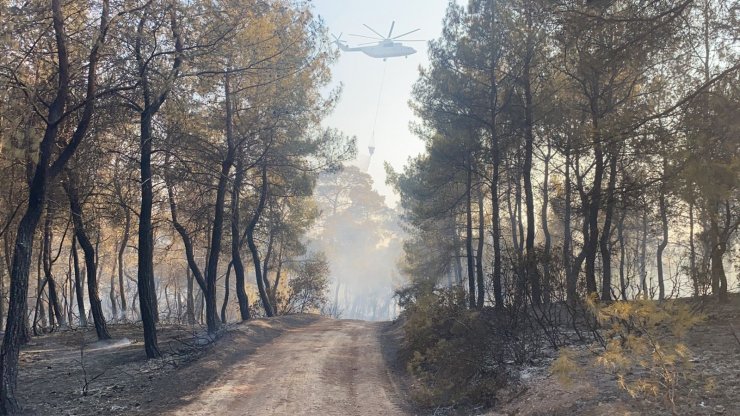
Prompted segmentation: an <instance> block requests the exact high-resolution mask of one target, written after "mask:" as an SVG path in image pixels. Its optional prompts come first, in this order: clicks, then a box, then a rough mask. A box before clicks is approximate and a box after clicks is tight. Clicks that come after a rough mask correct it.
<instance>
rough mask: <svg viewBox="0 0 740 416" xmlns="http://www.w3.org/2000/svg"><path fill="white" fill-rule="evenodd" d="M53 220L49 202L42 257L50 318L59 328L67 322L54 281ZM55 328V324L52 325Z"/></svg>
mask: <svg viewBox="0 0 740 416" xmlns="http://www.w3.org/2000/svg"><path fill="white" fill-rule="evenodd" d="M52 219H53V213H52V211H51V207H50V204H49V203H48V202H47V206H46V219H45V221H44V242H43V248H42V256H43V267H44V278H45V279H46V281H47V284H48V286H49V309H50V310H49V312H50V314H49V316H52V314H51V313H52V312H53V317H54V318H56V322H57V324H58V325H59V326H65V325H66V322H65V319H64V314H63V313H62V308H61V306H60V305H59V296H58V294H57V283H56V280H54V276H53V274H52V258H51V240H52V231H51V228H52ZM52 326H53V323H52Z"/></svg>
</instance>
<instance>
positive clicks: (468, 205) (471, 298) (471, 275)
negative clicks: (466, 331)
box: [465, 165, 476, 309]
mask: <svg viewBox="0 0 740 416" xmlns="http://www.w3.org/2000/svg"><path fill="white" fill-rule="evenodd" d="M471 171H472V168H471V167H470V165H468V172H467V182H466V186H467V188H466V189H467V193H466V197H465V254H466V256H467V259H468V304H469V306H470V309H474V308H475V306H476V302H475V257H474V254H473V213H472V211H473V207H472V205H473V202H472V195H471V193H472V192H473V180H472V176H473V174H472V172H471Z"/></svg>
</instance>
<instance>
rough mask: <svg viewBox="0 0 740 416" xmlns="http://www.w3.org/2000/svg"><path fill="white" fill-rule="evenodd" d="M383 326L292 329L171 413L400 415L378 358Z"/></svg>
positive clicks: (326, 324)
mask: <svg viewBox="0 0 740 416" xmlns="http://www.w3.org/2000/svg"><path fill="white" fill-rule="evenodd" d="M382 325H383V324H381V323H373V322H361V321H346V320H331V319H319V320H317V321H316V322H314V323H312V324H310V325H308V326H304V327H301V328H296V329H291V330H289V331H287V332H286V333H285V334H283V335H282V336H280V337H278V338H276V339H275V340H273V341H272V342H271V343H269V344H267V345H264V346H262V347H260V348H259V349H258V350H257V351H256V352H255V354H253V355H250V356H249V357H247V358H246V359H245V360H244V361H243V362H239V363H235V364H234V365H233V366H231V367H229V371H228V373H226V374H223V375H222V376H220V377H219V378H218V379H217V380H216V381H215V382H213V383H211V384H210V385H208V386H207V387H206V388H205V389H204V390H203V391H202V393H200V394H198V395H197V396H195V397H191V398H190V400H188V401H189V404H187V405H186V406H184V407H181V408H179V409H176V410H173V411H172V412H171V413H170V414H171V415H177V416H185V415H240V416H241V415H260V416H266V415H325V416H331V415H342V416H345V415H402V414H405V413H404V412H403V411H402V410H401V408H400V407H399V406H398V405H397V403H398V397H397V395H396V392H395V389H394V387H393V384H392V381H391V377H390V376H389V373H388V369H387V367H386V365H385V362H384V360H383V355H382V349H381V333H380V331H381V327H382ZM183 382H186V381H185V380H183Z"/></svg>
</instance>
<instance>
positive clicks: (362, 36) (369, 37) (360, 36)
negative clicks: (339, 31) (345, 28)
mask: <svg viewBox="0 0 740 416" xmlns="http://www.w3.org/2000/svg"><path fill="white" fill-rule="evenodd" d="M349 36H354V37H356V38H365V39H374V40H383V38H376V37H373V36H365V35H355V34H353V33H350V34H349Z"/></svg>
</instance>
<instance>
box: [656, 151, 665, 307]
mask: <svg viewBox="0 0 740 416" xmlns="http://www.w3.org/2000/svg"><path fill="white" fill-rule="evenodd" d="M664 164H665V162H664ZM663 173H665V170H664V172H663ZM658 207H659V210H660V225H661V231H662V233H663V235H662V239H661V240H660V244H658V250H657V252H656V260H655V261H656V264H657V267H658V300H663V299H665V281H664V276H663V250H665V248H666V246H667V245H668V212H667V210H668V208H667V207H666V200H665V186H664V185H663V184H661V186H660V195H659V197H658Z"/></svg>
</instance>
